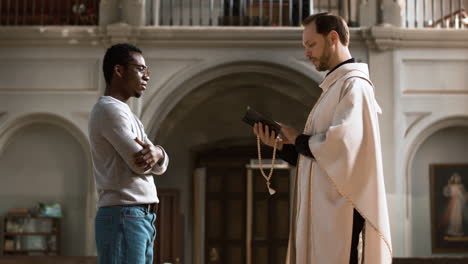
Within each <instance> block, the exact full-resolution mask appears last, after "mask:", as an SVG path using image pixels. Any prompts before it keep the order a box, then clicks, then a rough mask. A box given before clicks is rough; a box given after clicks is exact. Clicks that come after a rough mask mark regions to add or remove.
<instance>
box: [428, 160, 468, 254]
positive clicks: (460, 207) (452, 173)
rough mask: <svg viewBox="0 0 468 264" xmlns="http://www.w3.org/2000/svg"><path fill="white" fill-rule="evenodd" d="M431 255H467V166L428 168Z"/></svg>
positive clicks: (434, 166)
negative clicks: (446, 253)
mask: <svg viewBox="0 0 468 264" xmlns="http://www.w3.org/2000/svg"><path fill="white" fill-rule="evenodd" d="M430 177H431V181H430V184H431V186H430V188H431V224H432V225H431V226H432V230H431V231H432V252H434V253H443V252H468V164H430Z"/></svg>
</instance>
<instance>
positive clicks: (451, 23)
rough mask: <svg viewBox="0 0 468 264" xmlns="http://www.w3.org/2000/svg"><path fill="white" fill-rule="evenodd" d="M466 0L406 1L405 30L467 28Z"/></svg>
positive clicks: (467, 1)
mask: <svg viewBox="0 0 468 264" xmlns="http://www.w3.org/2000/svg"><path fill="white" fill-rule="evenodd" d="M467 4H468V0H406V6H405V14H406V15H405V24H406V27H407V28H454V29H462V28H468V15H467V13H466V11H465V8H464V6H467Z"/></svg>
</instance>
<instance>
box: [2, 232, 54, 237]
mask: <svg viewBox="0 0 468 264" xmlns="http://www.w3.org/2000/svg"><path fill="white" fill-rule="evenodd" d="M55 235H57V232H6V233H5V236H55Z"/></svg>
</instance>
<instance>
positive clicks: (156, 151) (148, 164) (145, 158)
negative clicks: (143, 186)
mask: <svg viewBox="0 0 468 264" xmlns="http://www.w3.org/2000/svg"><path fill="white" fill-rule="evenodd" d="M135 141H136V142H137V143H138V144H140V146H142V147H143V149H142V150H140V151H138V152H137V153H135V155H133V157H134V158H135V160H134V162H135V164H136V165H137V166H138V167H145V169H144V170H145V171H147V170H149V169H151V168H153V167H154V165H156V163H157V162H158V161H159V160H160V159H162V157H163V155H164V154H163V152H162V150H161V148H158V147H156V146H153V145H151V144H148V143H144V142H142V141H141V140H140V139H139V138H135Z"/></svg>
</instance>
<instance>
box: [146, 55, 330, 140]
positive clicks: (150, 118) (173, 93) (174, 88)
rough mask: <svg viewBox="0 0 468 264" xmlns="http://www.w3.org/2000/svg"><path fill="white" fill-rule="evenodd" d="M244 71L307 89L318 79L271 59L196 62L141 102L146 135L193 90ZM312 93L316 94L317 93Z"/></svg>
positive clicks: (319, 78)
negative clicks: (192, 66) (145, 101)
mask: <svg viewBox="0 0 468 264" xmlns="http://www.w3.org/2000/svg"><path fill="white" fill-rule="evenodd" d="M248 72H250V73H260V74H269V75H272V76H282V78H283V79H288V80H291V81H292V82H295V83H296V84H297V85H298V86H300V87H303V88H304V89H307V88H309V89H310V87H305V86H306V84H310V83H315V84H317V83H320V81H321V79H322V77H321V75H320V74H319V73H318V72H315V71H311V75H310V76H308V75H306V71H305V70H304V69H303V68H301V69H296V68H290V67H287V66H285V65H280V64H276V63H271V62H262V61H245V60H244V61H235V62H233V61H218V63H217V64H216V65H201V66H200V65H197V67H196V69H194V68H190V69H189V70H187V71H183V72H180V73H179V74H177V76H176V77H177V78H174V77H173V78H171V79H170V80H169V81H168V82H166V83H165V84H164V85H163V86H162V87H161V88H160V89H159V90H158V91H157V92H156V93H155V94H154V95H153V96H152V98H150V99H149V100H148V102H147V103H146V104H145V106H144V107H143V111H142V115H141V120H142V122H143V123H144V124H145V126H146V127H147V129H148V131H150V132H149V133H148V134H149V136H150V137H154V135H155V134H156V132H157V130H158V129H159V126H160V124H161V122H162V121H163V120H164V119H166V117H167V115H168V114H169V112H170V111H171V110H172V109H173V108H174V107H175V106H176V105H177V104H178V103H179V102H180V101H181V100H182V99H183V98H185V96H186V95H187V94H189V93H190V92H191V91H193V90H194V89H196V88H198V87H200V86H202V85H203V84H204V83H207V82H209V81H211V80H214V79H217V78H221V77H223V76H226V75H229V74H233V73H248ZM283 92H285V91H283ZM316 96H317V97H318V94H317V95H316Z"/></svg>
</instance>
